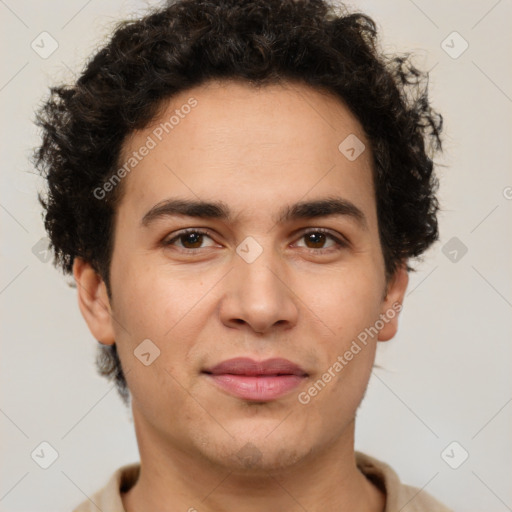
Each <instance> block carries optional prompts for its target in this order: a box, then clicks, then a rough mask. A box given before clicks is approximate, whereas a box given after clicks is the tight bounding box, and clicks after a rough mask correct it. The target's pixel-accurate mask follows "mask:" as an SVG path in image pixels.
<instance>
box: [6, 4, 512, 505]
mask: <svg viewBox="0 0 512 512" xmlns="http://www.w3.org/2000/svg"><path fill="white" fill-rule="evenodd" d="M156 4H157V2H150V3H149V5H156ZM145 5H146V3H145V2H140V1H135V0H131V1H121V0H109V1H99V0H89V1H83V0H74V1H64V0H59V1H48V2H35V1H27V0H18V1H15V0H5V1H3V0H0V16H1V21H2V30H1V31H0V37H1V43H0V48H1V54H2V75H1V79H0V104H1V112H2V122H1V126H2V134H1V140H2V158H1V160H0V161H1V165H2V171H1V173H0V180H1V187H0V222H1V233H2V245H1V251H2V253H1V257H2V265H1V275H0V305H1V324H0V327H1V335H2V337H1V342H2V349H1V350H2V352H1V357H0V365H1V366H0V370H1V372H0V379H1V380H0V386H1V387H0V390H1V395H0V432H1V436H2V437H1V438H2V445H1V447H2V456H1V461H2V462H1V472H0V510H2V511H34V510H37V511H53V512H55V511H69V510H71V509H72V508H73V507H74V506H75V505H77V504H78V502H80V501H82V500H83V499H85V495H90V494H91V493H92V492H94V491H96V490H97V489H98V488H99V487H100V486H102V485H103V484H104V483H105V481H106V479H107V478H108V477H109V476H110V474H111V473H112V472H113V471H114V470H115V469H117V468H118V467H119V466H121V465H122V464H125V463H129V462H132V461H135V460H138V452H137V446H136V441H135V436H134V432H133V424H132V422H131V419H130V414H129V412H128V411H127V410H125V409H124V407H123V405H122V404H121V401H120V399H119V398H118V396H117V393H116V391H115V390H114V389H113V387H112V385H111V384H109V383H108V382H107V381H104V380H103V379H101V378H100V377H98V376H96V374H95V371H94V368H93V360H94V356H95V350H96V342H95V341H94V339H93V338H92V336H91V335H90V334H89V331H88V330H87V327H86V325H85V323H84V321H83V320H82V318H81V316H80V313H79V310H78V307H77V301H76V291H75V290H74V289H72V288H70V287H69V286H68V285H67V284H66V279H65V278H64V277H62V276H61V275H59V273H58V272H57V271H56V270H54V269H53V268H52V266H51V264H50V263H43V262H42V261H40V260H39V259H38V258H37V257H36V256H35V255H34V254H33V252H32V248H33V246H34V245H35V244H36V243H37V242H38V241H39V240H40V239H41V238H42V237H44V236H45V232H44V229H43V226H42V221H41V215H40V207H39V205H38V203H37V200H36V190H37V189H38V187H40V186H41V182H40V180H39V179H38V178H37V177H36V176H35V174H34V172H33V169H32V167H31V164H30V161H29V160H28V158H29V156H30V153H31V149H32V148H33V147H34V146H35V145H36V144H37V142H38V138H37V132H36V129H35V128H34V126H33V125H32V119H33V111H34V108H35V107H36V105H37V104H38V103H39V102H40V101H41V98H42V97H43V96H44V95H45V94H46V91H47V87H48V86H49V84H52V83H56V82H61V81H68V80H70V79H71V78H72V77H73V76H75V75H76V73H77V72H78V71H79V70H80V69H81V68H82V65H83V59H84V58H85V57H86V56H87V55H89V54H90V53H91V52H92V51H93V50H94V48H95V47H96V45H97V43H98V42H99V41H100V40H101V39H102V38H103V37H104V36H105V35H106V34H107V33H109V32H110V30H111V28H112V27H113V25H114V24H115V22H116V20H118V19H120V18H124V17H126V16H128V15H131V14H134V13H137V12H138V13H141V12H142V11H143V10H144V8H145ZM351 5H352V6H353V7H355V8H356V9H360V10H362V11H363V12H367V13H368V14H370V15H372V16H374V17H375V19H376V20H377V22H378V24H379V27H380V29H381V35H382V38H383V39H382V41H383V46H384V47H385V49H386V50H388V51H404V50H412V51H415V52H417V54H418V63H419V64H420V65H423V66H425V67H426V68H427V69H432V73H431V95H432V99H433V101H434V103H435V106H436V107H437V108H438V109H439V110H440V111H441V112H442V113H443V114H444V116H445V126H446V129H445V156H444V157H443V160H440V161H439V163H442V164H443V167H439V175H440V178H441V191H440V199H441V202H442V206H443V212H442V214H441V217H440V221H441V241H440V242H439V243H437V244H436V245H435V246H434V248H433V249H432V250H431V251H429V253H428V254H427V256H426V257H425V259H424V261H423V263H421V264H420V265H418V269H419V270H418V272H417V273H415V274H413V275H412V276H411V284H410V287H409V291H408V295H407V299H406V302H405V308H404V311H403V312H402V318H401V328H400V332H399V334H398V335H397V337H396V338H395V339H394V340H392V341H390V342H388V343H381V344H379V350H378V357H377V363H378V364H380V365H381V366H383V367H384V368H385V370H375V372H374V375H373V377H372V379H371V381H370V385H369V389H368V393H367V396H366V398H365V400H364V402H363V405H362V407H361V409H360V411H359V418H358V427H357V438H356V448H357V449H359V450H362V451H365V452H367V453H369V454H371V455H373V456H375V457H377V458H380V459H382V460H384V461H386V462H388V463H389V464H390V465H391V466H392V467H393V468H394V469H395V470H396V471H397V472H398V474H399V476H400V477H401V479H402V480H404V481H405V482H407V483H409V484H412V485H415V486H417V487H419V488H425V490H426V491H428V492H430V493H432V494H433V495H435V496H436V497H438V498H439V499H440V500H442V501H444V502H445V503H446V504H448V505H450V506H451V507H453V508H454V509H455V510H458V511H476V510H485V511H496V512H502V511H506V510H512V486H511V485H510V484H511V482H510V476H511V474H512V462H511V455H512V437H511V432H512V428H511V427H512V404H511V401H512V386H511V383H512V376H511V361H512V357H511V356H512V349H511V339H512V336H511V334H512V333H511V331H512V329H511V322H510V318H511V315H510V314H511V308H512V290H511V281H512V279H511V277H512V276H511V274H512V272H511V265H510V262H511V255H512V250H511V249H512V242H511V236H510V233H511V232H512V231H511V224H512V223H511V210H512V200H511V198H512V188H510V187H512V175H511V172H510V169H511V163H512V162H511V160H512V157H511V156H512V155H511V149H510V148H511V131H512V130H511V112H512V80H511V66H510V62H511V59H510V48H511V43H512V37H511V31H510V22H511V19H512V6H511V1H510V0H502V1H495V0H479V1H471V2H468V1H462V0H459V1H450V2H447V1H446V0H436V1H427V0H415V1H412V0H394V1H387V2H382V1H380V2H379V1H377V0H366V1H363V0H361V1H354V2H352V3H351ZM43 31H47V32H48V33H49V34H51V36H52V37H53V38H54V39H55V40H56V41H57V42H58V45H59V46H58V49H57V50H56V51H55V52H54V53H53V54H52V55H51V56H49V57H48V58H47V59H43V58H41V57H40V56H39V55H38V54H37V53H36V52H35V51H34V50H33V49H32V48H31V42H32V41H33V40H36V42H37V41H40V39H38V38H40V37H41V36H40V34H41V32H43ZM453 31H456V32H458V33H459V34H460V36H462V37H463V38H464V40H466V41H467V42H468V43H469V47H468V49H467V50H466V51H465V52H464V53H463V54H462V55H460V56H459V57H458V58H452V56H450V55H448V54H447V53H446V52H445V51H444V50H443V48H442V47H441V43H442V41H444V40H445V39H446V38H447V36H449V35H450V34H451V33H452V32H453ZM454 37H455V39H454ZM457 37H458V36H450V38H449V39H448V40H447V43H445V44H448V45H449V46H453V48H452V49H451V50H450V51H451V53H452V54H454V52H456V51H458V50H460V49H461V46H460V45H461V44H463V43H462V41H461V40H460V39H457ZM39 44H40V45H41V43H39ZM45 48H48V46H45ZM507 187H508V188H507ZM453 237H457V239H458V241H456V243H458V244H459V245H460V243H462V244H464V245H465V246H466V247H467V253H466V254H465V255H463V256H462V257H461V255H462V253H461V252H460V249H458V253H457V258H456V261H455V262H454V261H451V259H453V258H454V256H455V254H454V253H452V255H451V256H450V255H449V254H448V256H450V257H447V256H446V255H445V254H443V252H442V249H443V247H444V245H445V244H446V243H447V242H448V241H449V240H450V239H452V238H453ZM451 243H454V242H453V241H452V242H451ZM448 248H450V246H448ZM450 250H452V249H450ZM445 252H447V253H448V250H446V251H445ZM450 258H451V259H450ZM42 441H47V442H49V443H50V444H51V445H52V446H53V447H54V448H55V449H56V450H57V452H58V454H59V457H58V459H57V460H56V461H55V463H54V464H53V465H52V466H50V467H49V468H48V469H46V470H44V469H42V468H40V467H39V466H38V465H37V464H36V463H35V462H34V461H33V460H32V458H31V453H32V451H33V450H34V449H35V448H36V447H37V446H38V445H39V444H40V443H41V442H42ZM453 441H457V442H458V443H459V444H460V446H461V447H462V448H459V447H456V448H455V449H454V451H451V449H450V450H448V454H449V456H450V457H449V458H450V462H451V463H452V465H453V464H455V463H456V462H457V461H459V460H460V457H461V454H462V453H463V452H462V449H464V450H466V451H467V452H468V453H469V458H468V459H467V460H466V461H465V462H464V463H463V464H462V465H461V466H460V467H459V468H458V469H452V468H451V467H449V465H448V464H447V463H446V462H445V460H443V458H442V457H441V453H442V452H443V450H444V449H445V448H446V447H447V446H448V445H449V444H450V443H452V442H453ZM404 510H407V509H404ZM105 512H107V511H105Z"/></svg>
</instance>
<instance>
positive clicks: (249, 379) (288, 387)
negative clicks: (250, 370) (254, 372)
mask: <svg viewBox="0 0 512 512" xmlns="http://www.w3.org/2000/svg"><path fill="white" fill-rule="evenodd" d="M208 376H209V377H210V378H211V379H212V380H213V381H214V382H215V384H217V386H219V387H220V388H221V389H223V390H224V391H226V392H227V393H229V394H230V395H233V396H236V397H238V398H242V399H243V400H255V401H259V402H266V401H269V400H275V399H276V398H279V397H281V396H283V395H286V394H287V393H289V392H290V391H292V390H293V389H295V388H296V387H297V386H299V384H300V383H301V382H302V381H303V380H304V377H300V376H299V375H267V376H265V375H260V376H249V375H232V374H221V375H211V374H209V375H208Z"/></svg>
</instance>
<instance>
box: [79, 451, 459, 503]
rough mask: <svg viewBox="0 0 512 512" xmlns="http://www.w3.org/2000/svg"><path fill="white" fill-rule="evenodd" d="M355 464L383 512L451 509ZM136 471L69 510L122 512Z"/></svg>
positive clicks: (375, 465)
mask: <svg viewBox="0 0 512 512" xmlns="http://www.w3.org/2000/svg"><path fill="white" fill-rule="evenodd" d="M356 463H357V466H358V468H359V470H360V471H361V472H362V473H363V474H364V475H365V476H366V478H368V479H369V480H370V481H371V482H372V483H373V484H375V485H376V486H377V487H379V488H380V489H381V490H382V491H383V492H384V493H385V494H386V508H385V511H384V512H452V511H451V510H450V509H448V508H446V507H445V506H444V505H442V504H441V503H439V502H438V501H437V500H435V499H434V498H433V497H432V496H430V495H429V494H428V493H427V492H426V491H424V490H421V489H417V488H415V487H411V486H408V485H404V484H402V483H401V482H400V480H399V478H398V475H397V474H396V473H395V471H394V470H393V469H392V468H391V467H390V466H388V465H387V464H385V463H384V462H381V461H379V460H377V459H374V458H373V457H370V456H369V455H365V454H364V453H361V452H356ZM139 470H140V464H139V463H137V464H130V465H127V466H123V467H121V468H119V469H118V470H117V471H116V472H115V473H114V474H113V475H112V477H111V478H110V480H109V481H108V483H107V485H106V486H105V487H104V488H103V489H101V490H100V491H98V492H97V493H95V494H94V495H93V496H91V497H90V498H89V499H88V500H86V501H84V502H83V503H82V504H81V505H80V506H79V507H78V508H76V509H75V510H74V511H73V512H98V510H101V511H103V512H126V511H125V509H124V507H123V501H122V499H121V493H123V492H126V491H127V490H128V489H130V488H131V487H132V486H133V485H134V484H135V482H136V481H137V478H138V477H139Z"/></svg>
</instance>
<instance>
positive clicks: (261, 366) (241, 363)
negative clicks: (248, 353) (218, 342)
mask: <svg viewBox="0 0 512 512" xmlns="http://www.w3.org/2000/svg"><path fill="white" fill-rule="evenodd" d="M204 373H209V374H212V375H223V374H231V375H248V376H258V375H299V376H302V377H304V376H306V375H307V373H306V371H305V370H304V369H303V368H301V367H300V366H299V365H297V364H295V363H292V362H291V361H288V359H282V358H272V359H266V360H264V361H255V360H254V359H251V358H249V357H235V358H233V359H227V360H226V361H222V362H221V363H219V364H217V365H215V366H212V367H210V368H207V369H205V370H204Z"/></svg>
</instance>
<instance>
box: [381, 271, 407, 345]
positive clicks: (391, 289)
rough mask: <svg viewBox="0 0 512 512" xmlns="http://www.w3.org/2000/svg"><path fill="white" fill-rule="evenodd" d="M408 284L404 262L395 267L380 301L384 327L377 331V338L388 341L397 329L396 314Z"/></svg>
mask: <svg viewBox="0 0 512 512" xmlns="http://www.w3.org/2000/svg"><path fill="white" fill-rule="evenodd" d="M408 284H409V273H408V272H407V267H406V265H405V264H403V265H401V266H400V267H398V268H397V270H396V271H395V273H394V274H393V276H392V277H391V279H390V281H389V283H388V287H387V293H386V297H385V299H384V301H383V302H382V310H381V315H380V316H381V320H382V322H383V323H384V327H383V328H382V329H381V330H380V331H379V335H378V340H379V341H388V340H390V339H391V338H393V337H394V336H395V334H396V332H397V330H398V316H399V314H400V311H401V310H402V304H403V301H404V296H405V291H406V290H407V285H408Z"/></svg>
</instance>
